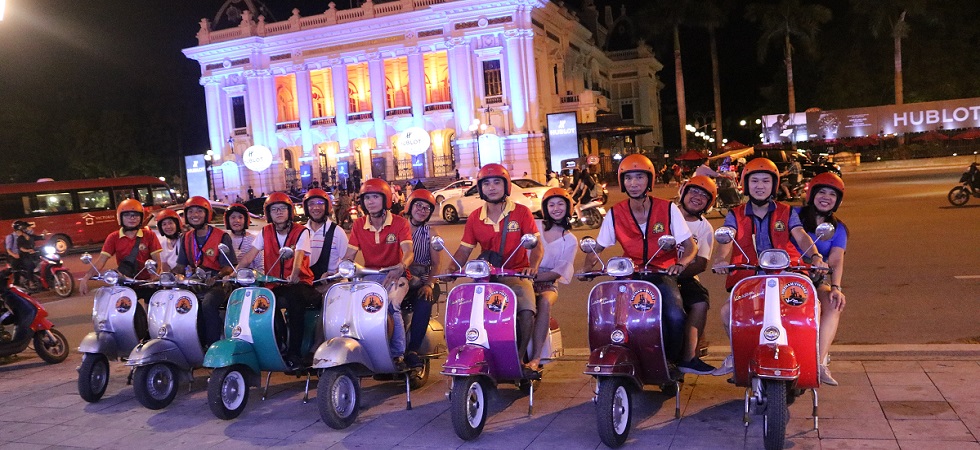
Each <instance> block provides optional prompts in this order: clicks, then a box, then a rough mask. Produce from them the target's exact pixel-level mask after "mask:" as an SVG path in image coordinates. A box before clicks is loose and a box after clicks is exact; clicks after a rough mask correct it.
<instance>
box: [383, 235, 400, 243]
mask: <svg viewBox="0 0 980 450" xmlns="http://www.w3.org/2000/svg"><path fill="white" fill-rule="evenodd" d="M396 240H398V238H396V237H395V233H388V236H385V243H386V244H394V243H395V241H396Z"/></svg>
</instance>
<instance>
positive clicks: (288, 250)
mask: <svg viewBox="0 0 980 450" xmlns="http://www.w3.org/2000/svg"><path fill="white" fill-rule="evenodd" d="M279 257H280V258H282V259H289V258H292V257H293V249H292V247H283V248H281V249H279Z"/></svg>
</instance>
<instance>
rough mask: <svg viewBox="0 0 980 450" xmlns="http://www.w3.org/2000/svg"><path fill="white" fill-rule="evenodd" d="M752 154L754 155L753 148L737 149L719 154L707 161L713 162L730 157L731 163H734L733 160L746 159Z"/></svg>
mask: <svg viewBox="0 0 980 450" xmlns="http://www.w3.org/2000/svg"><path fill="white" fill-rule="evenodd" d="M753 154H755V147H748V148H739V149H735V150H729V151H727V152H725V153H721V154H718V155H715V156H712V157H711V158H708V160H709V161H715V160H718V159H725V157H730V158H732V161H735V160H737V159H739V158H748V157H749V156H752V155H753Z"/></svg>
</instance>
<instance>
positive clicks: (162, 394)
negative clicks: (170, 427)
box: [133, 363, 178, 409]
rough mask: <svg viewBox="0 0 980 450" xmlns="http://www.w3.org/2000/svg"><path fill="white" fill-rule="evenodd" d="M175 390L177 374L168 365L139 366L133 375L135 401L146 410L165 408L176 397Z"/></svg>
mask: <svg viewBox="0 0 980 450" xmlns="http://www.w3.org/2000/svg"><path fill="white" fill-rule="evenodd" d="M177 389H178V380H177V373H176V371H175V370H174V366H172V365H170V364H166V363H157V364H151V365H149V366H140V367H137V368H136V370H135V372H134V373H133V392H134V393H135V394H136V400H139V402H140V404H141V405H143V406H145V407H146V408H148V409H163V408H166V407H167V405H169V404H170V403H171V402H173V401H174V397H176V396H177Z"/></svg>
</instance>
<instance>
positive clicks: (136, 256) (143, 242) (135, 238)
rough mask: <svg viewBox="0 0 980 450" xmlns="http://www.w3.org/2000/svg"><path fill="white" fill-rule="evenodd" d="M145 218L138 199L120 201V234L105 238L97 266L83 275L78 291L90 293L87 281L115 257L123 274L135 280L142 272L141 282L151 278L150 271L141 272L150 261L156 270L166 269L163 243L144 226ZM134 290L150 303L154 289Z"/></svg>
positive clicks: (117, 209)
mask: <svg viewBox="0 0 980 450" xmlns="http://www.w3.org/2000/svg"><path fill="white" fill-rule="evenodd" d="M144 217H145V216H144V211H143V205H142V204H141V203H140V202H139V200H135V199H131V198H130V199H126V200H123V201H122V202H119V206H118V207H117V208H116V221H117V223H118V224H119V231H113V232H112V233H109V235H108V236H106V238H105V242H104V243H103V244H102V253H101V254H99V258H98V260H96V261H95V267H93V268H91V269H89V270H88V272H85V275H83V276H82V278H81V280H80V281H81V282H80V283H79V285H78V291H79V292H80V293H81V294H82V295H86V294H88V281H89V280H90V279H91V278H92V277H93V276H95V275H96V273H98V272H101V271H102V268H103V267H105V263H106V262H107V261H108V260H109V258H111V257H115V259H116V265H117V266H118V270H119V272H120V273H121V274H123V275H125V276H127V277H133V276H135V275H136V274H137V273H139V276H137V277H136V278H137V279H139V280H149V279H150V278H151V275H150V273H149V272H147V271H142V270H140V269H142V268H143V266H144V265H145V264H146V261H148V260H149V259H151V258H152V259H153V260H154V261H156V263H157V267H163V266H161V265H160V252H161V251H163V248H162V247H161V246H160V240H159V239H157V235H156V233H154V232H152V231H150V229H149V228H147V227H144V226H143V219H144ZM133 291H135V293H136V296H137V297H138V298H141V299H144V300H149V298H150V295H152V294H153V292H154V289H153V288H150V287H141V286H135V287H133Z"/></svg>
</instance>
